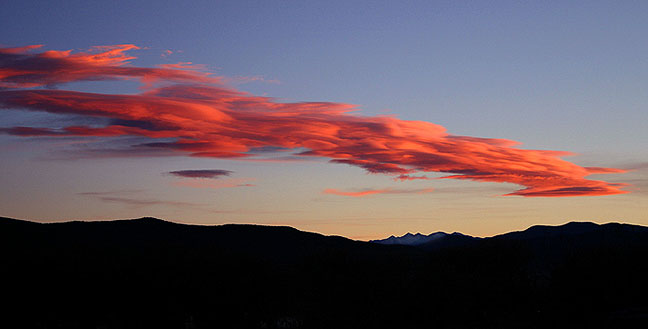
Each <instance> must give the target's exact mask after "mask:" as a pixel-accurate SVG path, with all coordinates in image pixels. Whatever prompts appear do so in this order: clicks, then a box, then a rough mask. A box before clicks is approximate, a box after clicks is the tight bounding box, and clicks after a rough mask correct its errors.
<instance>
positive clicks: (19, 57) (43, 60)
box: [0, 45, 220, 88]
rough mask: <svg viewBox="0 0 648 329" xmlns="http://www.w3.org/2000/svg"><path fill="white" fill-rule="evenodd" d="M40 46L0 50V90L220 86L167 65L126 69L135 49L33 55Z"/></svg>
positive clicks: (213, 80) (203, 76)
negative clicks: (100, 84)
mask: <svg viewBox="0 0 648 329" xmlns="http://www.w3.org/2000/svg"><path fill="white" fill-rule="evenodd" d="M39 47H40V46H27V47H21V48H0V88H29V87H39V86H50V85H56V84H61V83H66V82H72V81H84V80H86V81H93V80H112V79H125V78H137V79H140V80H141V81H143V82H146V83H147V84H150V83H152V82H156V81H159V80H167V81H176V82H198V83H219V82H220V79H217V78H211V77H209V76H208V74H206V73H202V72H196V71H192V70H185V69H184V68H185V67H182V66H179V67H177V68H176V67H174V66H172V65H167V67H161V68H141V67H131V66H127V64H128V62H129V61H130V60H131V59H134V58H135V57H132V56H128V55H126V51H128V50H132V49H139V47H137V46H135V45H116V46H98V47H93V48H92V49H90V51H88V52H82V53H72V51H71V50H65V51H55V50H50V51H45V52H42V53H30V52H29V51H30V50H33V49H37V48H39Z"/></svg>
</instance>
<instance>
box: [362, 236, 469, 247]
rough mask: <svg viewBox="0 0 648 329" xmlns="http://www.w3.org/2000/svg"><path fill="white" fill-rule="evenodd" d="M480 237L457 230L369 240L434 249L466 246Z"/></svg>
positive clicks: (378, 242)
mask: <svg viewBox="0 0 648 329" xmlns="http://www.w3.org/2000/svg"><path fill="white" fill-rule="evenodd" d="M478 240H480V238H477V237H472V236H469V235H465V234H461V233H459V232H454V233H445V232H435V233H430V234H428V235H424V234H421V233H416V234H412V233H407V234H405V235H403V236H400V237H396V236H393V235H392V236H390V237H389V238H386V239H382V240H371V241H369V242H373V243H377V244H384V245H406V246H416V247H418V248H420V249H423V250H428V251H430V250H435V249H442V248H448V247H457V246H467V245H470V244H471V243H475V242H477V241H478Z"/></svg>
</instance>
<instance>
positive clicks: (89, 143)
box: [0, 1, 648, 240]
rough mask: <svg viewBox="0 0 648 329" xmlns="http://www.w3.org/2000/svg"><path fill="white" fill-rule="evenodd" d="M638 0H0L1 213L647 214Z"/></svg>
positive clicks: (473, 229) (193, 216)
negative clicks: (49, 0)
mask: <svg viewBox="0 0 648 329" xmlns="http://www.w3.org/2000/svg"><path fill="white" fill-rule="evenodd" d="M647 10H648V3H646V2H644V1H582V2H580V1H570V2H563V1H543V2H527V1H488V2H485V1H410V2H407V3H401V2H394V1H367V2H363V1H326V2H321V1H276V2H275V1H192V2H189V3H177V2H172V1H169V2H166V1H123V2H122V1H114V2H105V3H103V2H102V3H100V2H88V1H63V2H56V3H54V2H52V3H45V2H42V1H5V2H3V10H2V12H0V48H2V49H0V152H1V154H2V156H1V157H0V216H6V217H14V218H21V219H29V220H35V221H40V222H56V221H64V220H105V219H117V218H137V217H143V216H154V217H158V218H163V219H166V220H170V221H174V222H180V223H193V224H206V225H211V224H223V223H256V224H264V225H290V226H293V227H296V228H298V229H301V230H306V231H314V232H320V233H323V234H334V235H342V236H346V237H350V238H353V239H360V240H368V239H375V238H382V237H387V236H389V235H392V234H394V235H401V234H404V233H406V232H421V233H425V234H427V233H431V232H436V231H445V232H455V231H458V232H462V233H465V234H470V235H475V236H491V235H495V234H500V233H504V232H509V231H513V230H523V229H525V228H527V227H529V226H532V225H537V224H548V225H557V224H562V223H565V222H569V221H593V222H597V223H606V222H624V223H633V224H640V225H648V202H647V201H648V193H646V191H647V190H648V180H647V178H648V148H647V147H646V146H647V145H648V124H647V122H648V108H647V106H648V90H647V88H648V56H646V54H648V44H647V43H645V42H643V41H642V40H644V39H645V33H646V31H648V22H647V21H646V20H645V13H646V12H647Z"/></svg>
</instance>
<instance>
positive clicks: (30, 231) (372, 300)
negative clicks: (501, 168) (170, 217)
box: [0, 218, 648, 328]
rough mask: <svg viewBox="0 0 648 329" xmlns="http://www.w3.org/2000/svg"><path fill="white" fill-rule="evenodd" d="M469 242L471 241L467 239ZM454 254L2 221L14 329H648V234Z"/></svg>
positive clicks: (544, 236) (521, 237) (535, 233)
mask: <svg viewBox="0 0 648 329" xmlns="http://www.w3.org/2000/svg"><path fill="white" fill-rule="evenodd" d="M462 241H463V240H462ZM466 241H468V242H466V243H459V242H457V243H452V244H447V246H446V247H444V248H419V247H416V246H401V245H381V244H374V243H368V242H358V241H352V240H349V239H345V238H342V237H331V236H322V235H319V234H314V233H307V232H301V231H298V230H296V229H293V228H289V227H268V226H255V225H222V226H192V225H181V224H175V223H170V222H165V221H162V220H158V219H153V218H142V219H135V220H123V221H109V222H68V223H57V224H38V223H32V222H27V221H19V220H13V219H8V218H0V261H1V262H2V267H0V276H1V277H2V278H3V283H4V287H5V288H4V289H3V297H4V299H5V300H8V301H10V303H9V304H10V305H9V306H8V307H5V308H4V309H3V313H4V314H3V320H2V321H4V323H7V324H8V325H10V326H8V327H12V328H546V327H609V328H612V327H615V328H618V327H631V326H634V325H637V324H639V323H648V298H646V296H647V294H648V282H647V280H646V277H648V264H647V263H646V261H645V259H646V256H647V255H648V229H647V228H645V227H640V226H632V225H622V224H606V225H596V224H592V223H570V224H566V225H563V226H557V227H548V226H535V227H532V228H530V229H528V230H526V231H523V232H514V233H509V234H504V235H500V236H496V237H492V238H486V239H480V240H473V239H470V240H466Z"/></svg>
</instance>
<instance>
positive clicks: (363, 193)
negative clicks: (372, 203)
mask: <svg viewBox="0 0 648 329" xmlns="http://www.w3.org/2000/svg"><path fill="white" fill-rule="evenodd" d="M432 191H434V189H432V188H426V189H392V188H386V189H378V190H373V189H363V190H359V191H341V190H337V189H332V188H329V189H326V190H324V191H322V193H325V194H334V195H341V196H352V197H363V196H369V195H374V194H412V193H414V194H424V193H430V192H432Z"/></svg>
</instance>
